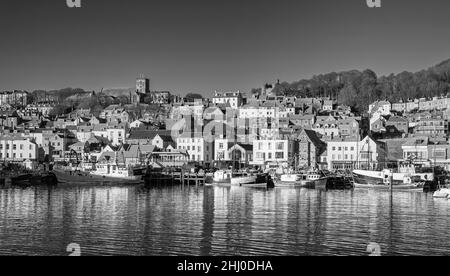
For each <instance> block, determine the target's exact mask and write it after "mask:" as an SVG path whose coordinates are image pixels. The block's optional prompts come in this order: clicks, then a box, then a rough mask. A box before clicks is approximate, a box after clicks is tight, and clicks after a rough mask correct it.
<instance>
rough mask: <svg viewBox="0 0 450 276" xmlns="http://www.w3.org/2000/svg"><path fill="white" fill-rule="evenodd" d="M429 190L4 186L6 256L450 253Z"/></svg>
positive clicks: (442, 216) (449, 221)
mask: <svg viewBox="0 0 450 276" xmlns="http://www.w3.org/2000/svg"><path fill="white" fill-rule="evenodd" d="M449 227H450V201H447V200H445V199H444V200H439V199H433V198H432V194H424V193H408V192H405V193H394V194H393V195H391V194H390V193H389V192H388V191H368V190H354V191H328V192H325V191H317V190H306V189H290V188H276V189H272V190H258V189H245V188H239V187H231V188H230V187H223V188H222V187H204V188H203V187H200V188H195V187H189V188H186V187H184V188H183V187H169V188H151V189H146V188H144V187H105V186H99V187H80V186H67V187H54V188H47V187H34V188H27V189H16V188H11V189H0V255H9V254H13V255H69V254H70V253H68V252H67V250H66V249H67V246H68V245H69V244H72V243H76V244H78V245H80V248H81V254H82V255H150V256H152V255H164V256H166V255H183V256H184V255H202V256H203V255H227V256H228V255H231V256H234V255H294V256H297V255H368V254H369V253H368V252H367V246H368V245H369V244H370V243H377V244H378V245H379V248H380V250H381V255H450V238H449V237H448V229H449Z"/></svg>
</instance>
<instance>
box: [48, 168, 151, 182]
mask: <svg viewBox="0 0 450 276" xmlns="http://www.w3.org/2000/svg"><path fill="white" fill-rule="evenodd" d="M53 173H54V174H55V176H56V178H57V179H58V183H60V184H118V185H120V184H124V185H130V184H140V183H142V177H129V178H125V177H124V178H119V177H108V176H101V175H93V174H89V173H83V172H69V171H68V172H66V171H53Z"/></svg>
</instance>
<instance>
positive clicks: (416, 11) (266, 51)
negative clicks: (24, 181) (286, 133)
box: [0, 0, 450, 95]
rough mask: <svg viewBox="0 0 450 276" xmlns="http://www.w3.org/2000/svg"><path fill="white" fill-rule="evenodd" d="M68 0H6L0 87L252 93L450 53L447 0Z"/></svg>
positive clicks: (421, 64)
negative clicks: (139, 85) (71, 0)
mask: <svg viewBox="0 0 450 276" xmlns="http://www.w3.org/2000/svg"><path fill="white" fill-rule="evenodd" d="M82 5H83V7H82V8H80V9H69V8H67V6H66V1H65V0H40V1H31V0H2V1H1V2H0V90H10V89H25V90H35V89H59V88H64V87H81V88H84V89H87V90H100V89H101V88H102V87H105V88H111V87H133V86H134V81H135V78H136V77H137V76H138V75H139V74H141V73H143V74H145V75H146V76H148V77H149V78H150V79H151V86H152V89H155V90H170V91H173V92H174V93H176V94H185V93H188V92H198V93H202V94H204V95H210V94H211V93H212V92H213V91H214V90H216V89H217V90H237V89H240V90H241V91H244V92H247V91H248V90H250V89H251V88H252V87H260V86H261V85H262V84H263V83H265V82H272V81H276V80H277V79H280V80H281V81H289V82H290V81H294V80H299V79H302V78H309V77H311V76H312V75H314V74H319V73H328V72H332V71H343V70H349V69H360V70H363V69H366V68H370V69H373V70H374V71H375V72H376V73H377V74H379V75H383V74H390V73H399V72H401V71H404V70H408V71H417V70H420V69H426V68H428V67H430V66H432V65H435V64H437V63H439V62H440V61H443V60H445V59H448V58H450V36H449V27H450V20H449V17H448V13H449V11H450V1H448V0H426V1H425V0H382V5H383V6H382V8H379V9H369V8H368V7H367V6H366V1H365V0H342V1H337V0H270V1H269V0H220V1H218V0H126V1H125V0H82Z"/></svg>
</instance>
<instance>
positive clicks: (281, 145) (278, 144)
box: [276, 142, 284, 150]
mask: <svg viewBox="0 0 450 276" xmlns="http://www.w3.org/2000/svg"><path fill="white" fill-rule="evenodd" d="M276 147H277V148H276V149H277V150H283V149H284V143H283V142H279V143H277V145H276Z"/></svg>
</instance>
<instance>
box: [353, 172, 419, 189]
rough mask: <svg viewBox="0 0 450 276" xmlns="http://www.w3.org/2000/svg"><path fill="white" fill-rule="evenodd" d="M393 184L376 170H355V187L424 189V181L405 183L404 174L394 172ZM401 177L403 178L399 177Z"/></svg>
mask: <svg viewBox="0 0 450 276" xmlns="http://www.w3.org/2000/svg"><path fill="white" fill-rule="evenodd" d="M393 176H394V177H393V179H392V186H391V184H386V183H385V182H384V179H383V176H382V174H381V173H380V172H374V171H353V182H354V186H355V188H370V189H388V190H389V189H391V188H392V189H393V190H417V191H423V188H424V183H410V184H405V183H404V181H403V174H393ZM400 177H401V179H399V178H400Z"/></svg>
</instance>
